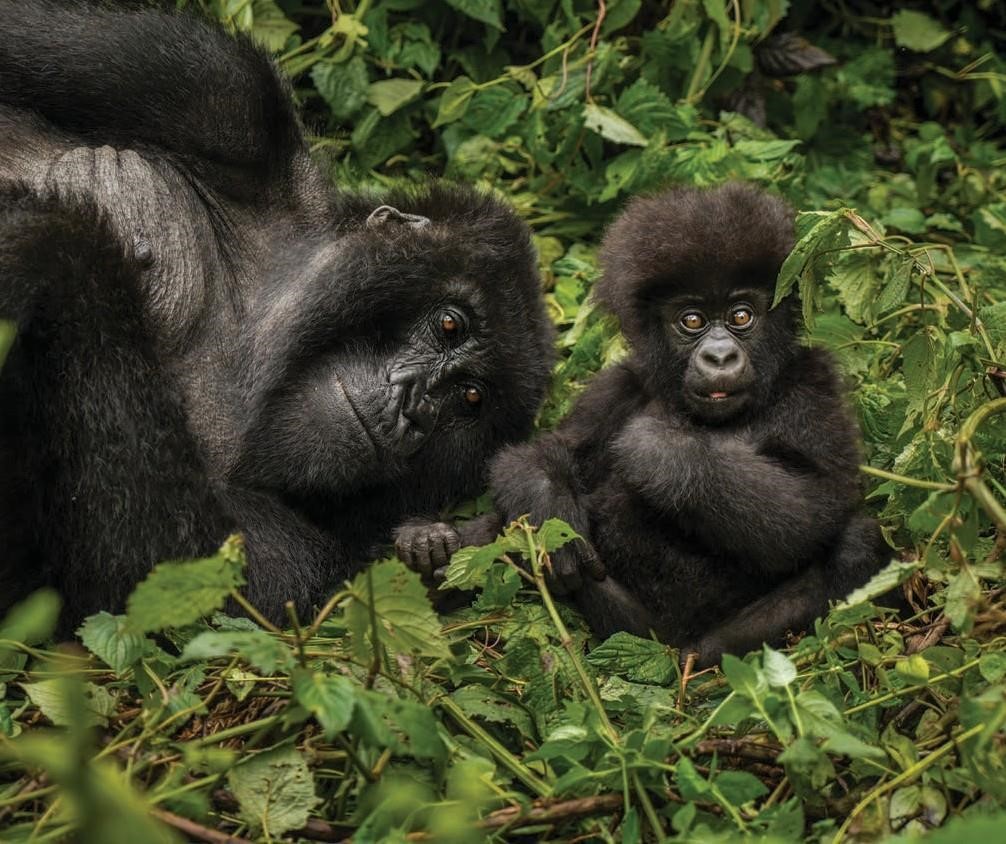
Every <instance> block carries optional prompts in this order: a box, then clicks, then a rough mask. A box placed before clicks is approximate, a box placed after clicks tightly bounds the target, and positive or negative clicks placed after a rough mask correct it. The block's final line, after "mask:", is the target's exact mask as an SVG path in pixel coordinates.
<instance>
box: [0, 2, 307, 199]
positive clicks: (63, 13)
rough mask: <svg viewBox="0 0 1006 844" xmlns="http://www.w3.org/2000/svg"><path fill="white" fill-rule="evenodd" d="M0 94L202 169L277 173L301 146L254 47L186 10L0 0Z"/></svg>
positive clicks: (97, 136)
mask: <svg viewBox="0 0 1006 844" xmlns="http://www.w3.org/2000/svg"><path fill="white" fill-rule="evenodd" d="M0 102H2V103H3V104H5V105H8V106H14V107H17V108H23V109H26V110H30V111H32V112H34V113H36V114H38V115H40V116H42V117H44V118H45V119H46V120H48V121H49V122H50V123H52V124H53V125H54V126H56V127H58V128H59V129H61V130H63V131H65V132H70V133H73V134H75V135H78V136H80V137H82V138H83V139H84V140H85V141H86V142H87V143H89V144H94V145H96V146H99V145H103V144H107V145H110V146H113V147H116V148H125V147H130V148H137V149H141V148H142V147H143V146H144V145H147V146H150V147H155V148H157V149H161V150H164V151H167V152H169V153H172V154H174V155H178V156H181V157H182V158H183V159H188V160H190V163H195V162H196V161H199V162H201V163H202V164H203V165H205V166H203V167H202V168H201V169H200V170H199V171H198V172H199V173H200V175H201V176H202V177H204V178H206V177H215V176H224V175H225V174H224V172H223V170H224V169H225V168H228V167H230V168H234V169H235V173H234V176H237V175H238V174H239V173H240V174H241V176H242V178H243V179H247V177H248V176H249V175H251V174H259V175H262V176H265V177H269V178H275V177H279V176H280V172H277V171H281V170H282V168H285V167H286V166H287V165H289V164H290V162H291V159H292V156H293V154H294V152H295V151H297V150H300V149H301V148H302V146H303V141H302V138H301V133H300V129H299V126H298V123H297V120H296V117H295V115H294V113H293V107H292V103H291V100H290V97H289V96H288V95H287V93H286V91H285V89H284V86H283V83H282V82H281V80H280V78H279V77H278V75H277V73H276V71H275V70H274V68H273V67H272V65H271V63H270V62H269V60H268V59H267V58H266V57H265V55H264V54H263V53H262V52H261V51H260V50H258V49H257V48H255V46H254V45H253V44H252V43H251V41H250V40H249V39H247V38H245V37H237V38H231V37H229V36H228V35H227V34H226V33H224V32H223V31H222V30H221V29H220V28H219V27H213V26H210V25H209V24H208V23H204V22H203V21H200V20H199V19H198V18H197V17H195V16H194V15H191V14H188V15H182V14H169V13H165V12H160V11H155V10H153V9H136V10H132V11H128V12H126V11H123V10H122V9H118V10H113V9H107V8H103V7H102V6H101V5H98V4H83V3H67V2H55V0H30V2H24V0H0ZM217 181H218V182H223V184H217V185H216V186H217V187H218V188H226V187H233V188H235V189H237V188H240V187H241V179H238V178H228V179H218V180H217Z"/></svg>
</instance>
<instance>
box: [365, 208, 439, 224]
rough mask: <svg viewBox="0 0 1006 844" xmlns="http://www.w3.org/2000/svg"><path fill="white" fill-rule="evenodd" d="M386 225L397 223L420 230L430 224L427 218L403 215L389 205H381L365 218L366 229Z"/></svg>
mask: <svg viewBox="0 0 1006 844" xmlns="http://www.w3.org/2000/svg"><path fill="white" fill-rule="evenodd" d="M388 223H398V224H403V225H407V226H411V227H412V228H414V229H422V228H425V227H426V226H428V225H429V224H430V218H429V217H423V216H421V215H420V214H405V213H404V212H402V211H399V210H398V209H397V208H395V207H393V206H391V205H381V206H380V207H378V208H375V209H374V210H373V211H371V212H370V216H369V217H367V228H371V229H373V228H377V227H378V226H383V225H386V224H388Z"/></svg>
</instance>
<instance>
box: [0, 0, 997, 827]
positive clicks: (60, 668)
mask: <svg viewBox="0 0 1006 844" xmlns="http://www.w3.org/2000/svg"><path fill="white" fill-rule="evenodd" d="M134 2H142V0H134ZM177 5H178V6H180V7H190V8H195V9H197V10H198V11H199V12H201V13H203V14H207V15H209V16H211V17H213V18H216V19H218V20H219V21H221V22H222V23H223V24H224V25H225V26H226V27H228V28H230V29H232V30H234V31H243V32H247V33H250V34H251V36H252V37H253V38H255V39H257V40H259V41H260V42H261V43H262V44H263V45H265V47H266V48H267V49H269V50H270V51H272V52H273V53H274V54H275V56H276V57H277V61H278V63H279V65H280V67H281V68H282V69H283V70H284V71H285V72H286V74H287V75H288V76H289V78H290V80H291V84H292V86H293V89H294V92H295V95H296V97H297V99H298V100H299V102H300V103H301V105H302V108H303V112H304V115H305V121H306V124H307V127H308V130H309V134H310V137H311V142H312V145H313V148H314V151H315V153H316V154H317V156H318V157H319V159H320V160H321V161H323V162H324V164H325V166H326V168H327V170H328V171H329V172H330V175H331V178H332V179H333V181H334V182H335V183H338V184H342V185H346V186H348V187H355V186H359V185H366V184H386V183H390V182H398V181H402V180H405V181H409V180H420V179H425V178H428V177H430V176H431V175H436V176H439V175H443V176H447V177H450V178H455V179H462V180H465V181H469V182H476V183H480V184H483V185H485V186H486V188H487V189H491V190H494V191H498V192H500V193H501V194H502V195H504V196H505V197H506V198H507V199H508V200H509V201H511V202H512V203H513V204H514V205H515V206H516V207H517V208H518V210H519V212H520V213H521V215H522V216H523V217H524V219H526V220H527V222H528V223H529V224H530V225H531V227H532V229H533V231H534V234H535V239H536V242H537V246H538V250H539V255H540V263H541V268H542V272H543V276H544V280H545V285H546V293H547V297H548V302H549V306H550V309H551V312H552V315H553V318H554V320H555V322H556V323H557V325H558V326H559V330H560V334H559V343H560V348H561V352H562V354H561V357H560V360H559V362H558V364H557V366H556V372H555V381H554V386H553V390H552V392H551V395H550V397H549V400H548V403H547V405H546V407H545V409H544V411H543V413H542V417H541V425H542V426H543V427H546V428H547V427H550V426H552V425H553V424H554V423H555V422H556V420H557V419H559V418H560V417H561V416H562V414H563V413H565V412H566V410H567V409H568V407H569V405H570V402H571V401H572V400H573V399H574V398H575V396H576V394H577V393H578V392H579V391H580V390H581V389H582V388H583V385H584V384H585V383H586V382H587V381H588V380H589V378H590V377H591V375H592V374H593V373H594V372H596V371H597V370H598V369H600V368H601V367H603V366H604V365H605V364H607V363H610V362H611V361H613V360H615V359H617V358H618V357H619V356H621V355H622V354H624V344H623V342H622V340H621V339H620V336H619V334H618V330H617V325H616V324H615V323H614V322H613V321H612V320H611V319H610V318H608V317H606V316H605V315H604V314H602V313H600V312H598V311H597V310H596V309H595V308H594V307H593V306H592V305H591V302H590V299H589V293H590V289H591V285H592V283H593V281H594V279H595V278H596V275H597V267H596V263H595V250H596V245H597V242H598V240H599V237H600V235H601V233H602V232H603V229H604V226H605V225H606V224H607V223H608V222H609V221H610V220H611V219H612V218H613V216H614V215H615V214H617V213H618V210H619V208H620V207H621V206H622V204H623V203H624V201H625V200H626V199H627V198H628V197H629V196H632V195H634V194H637V193H640V192H645V191H651V190H656V189H659V188H660V187H662V186H665V185H668V184H676V183H684V184H693V185H712V184H716V183H719V182H722V181H724V180H728V179H743V180H748V181H752V182H756V183H758V184H761V185H764V186H766V187H768V188H769V189H771V190H773V191H777V192H778V193H780V194H781V195H783V196H785V197H786V198H787V199H788V200H789V201H790V202H791V203H792V204H793V206H794V207H795V208H796V209H798V210H799V211H800V212H801V213H800V215H799V217H798V233H799V236H800V240H799V242H798V244H797V247H796V249H795V250H794V253H793V256H792V257H791V259H790V260H789V261H788V262H787V264H786V266H785V267H784V269H783V273H782V275H781V276H780V279H779V289H780V291H782V290H788V289H790V288H792V287H796V288H797V289H798V290H799V293H800V295H801V297H802V299H803V303H804V316H805V323H806V326H807V341H808V342H810V343H814V344H820V345H823V346H825V347H827V348H829V349H831V350H832V351H833V352H834V354H835V355H836V356H837V358H838V359H839V361H840V363H841V366H842V369H843V371H844V372H845V373H846V375H847V377H848V379H849V385H850V393H851V397H852V401H853V403H854V405H855V407H856V409H857V411H858V414H859V417H860V420H861V424H862V429H863V434H864V440H865V452H866V454H865V457H866V463H867V465H866V466H864V489H865V490H866V494H867V498H868V505H869V506H870V507H871V508H872V509H873V510H874V512H876V514H877V515H878V516H879V517H880V519H881V521H882V523H883V525H884V529H885V532H886V535H887V537H888V539H889V542H890V544H891V556H892V559H893V562H892V565H891V566H890V567H889V568H888V569H887V570H886V571H885V573H884V574H883V575H882V576H881V577H879V578H878V579H877V582H876V583H874V584H873V585H872V586H871V587H870V588H868V589H866V590H863V592H862V593H861V594H860V595H859V596H858V597H860V598H864V599H866V601H865V603H853V602H850V604H849V605H847V606H845V607H841V608H838V609H836V610H835V611H833V612H832V613H831V614H830V616H829V617H828V618H827V619H825V620H822V621H821V622H820V623H819V624H818V625H817V627H816V629H815V630H814V631H811V632H810V633H809V634H808V635H807V636H805V637H804V638H803V639H802V640H800V641H799V642H797V643H793V644H792V645H791V647H789V648H787V649H786V650H785V651H784V652H783V651H779V652H777V651H774V650H771V649H768V648H766V649H765V651H764V652H763V653H762V654H758V655H754V656H749V657H748V658H747V659H746V660H744V661H741V660H739V659H735V658H730V657H728V658H727V659H725V661H724V665H723V668H722V671H721V672H719V673H714V674H711V675H710V674H704V675H699V676H698V677H694V678H687V677H686V678H684V680H683V679H682V677H681V676H680V672H679V670H678V668H677V661H676V659H675V658H674V657H675V655H674V654H673V653H672V654H669V653H668V652H667V650H666V649H665V648H663V647H662V646H660V645H659V644H657V643H654V642H649V641H645V640H641V639H635V638H633V637H631V636H624V635H618V636H615V637H612V639H610V640H608V641H607V642H604V643H597V642H591V641H590V640H589V637H588V634H587V633H586V628H585V626H584V625H583V624H582V622H581V621H580V620H579V619H577V618H576V617H575V615H574V614H573V613H571V612H569V611H567V610H566V609H565V608H562V607H556V606H555V605H554V604H553V603H552V602H551V600H550V598H549V596H548V594H547V590H546V589H545V587H544V585H543V581H541V579H540V578H537V580H536V583H535V584H534V585H533V588H527V584H524V583H522V581H521V580H520V578H519V576H518V575H517V574H516V572H515V571H514V569H513V567H512V566H510V565H508V564H507V562H506V559H507V555H508V554H510V553H511V552H513V551H514V550H516V549H527V548H528V547H529V546H528V543H531V545H532V546H533V547H535V548H536V549H537V552H536V553H537V555H538V556H539V557H540V555H541V554H542V553H545V552H546V551H547V550H548V549H549V548H553V547H555V546H556V544H557V543H558V542H561V541H562V530H561V527H556V526H552V528H551V529H549V530H543V531H541V532H540V533H536V532H534V531H532V530H531V529H530V528H527V527H526V526H517V527H515V528H513V529H512V530H511V531H510V532H509V534H508V536H507V537H504V538H503V539H501V540H500V542H499V543H497V545H496V546H495V547H493V548H491V549H489V550H488V551H486V552H484V553H481V554H479V553H474V554H473V553H468V554H465V555H460V557H458V558H456V559H455V563H454V564H453V574H452V577H453V580H454V581H455V582H460V583H464V584H467V585H474V586H480V587H483V591H482V592H481V594H480V597H479V598H478V600H477V601H476V603H475V604H474V605H473V606H472V607H471V608H464V609H461V610H459V611H457V612H456V613H454V614H453V615H452V616H450V617H449V618H447V619H446V622H447V623H446V626H444V627H441V623H442V622H443V621H444V619H438V618H437V617H436V616H435V615H434V614H433V612H432V610H431V608H430V604H429V601H428V599H427V597H426V595H425V592H424V590H423V589H422V588H421V587H420V586H419V584H418V581H417V580H416V579H415V577H414V576H412V575H411V574H409V573H407V572H405V571H404V570H403V569H402V568H401V567H400V565H399V564H397V563H396V562H394V561H389V562H384V563H381V564H379V565H378V566H377V567H376V568H374V569H373V570H372V572H371V573H370V574H366V573H364V574H361V575H360V576H359V577H358V578H357V579H356V580H355V581H354V582H353V583H352V584H349V585H348V586H347V588H346V589H345V590H343V591H342V592H340V593H338V594H337V595H336V596H334V597H333V600H332V601H331V602H330V605H329V606H328V607H326V608H325V609H324V610H323V611H322V612H321V613H320V614H319V616H318V617H317V618H316V619H315V620H314V621H313V622H312V623H311V624H310V625H307V623H306V622H305V624H304V626H303V628H297V629H294V630H292V631H286V632H280V631H275V630H268V629H264V628H263V627H260V626H258V625H256V624H254V623H253V622H251V621H248V620H246V619H227V618H226V617H222V616H219V615H218V616H216V617H214V619H213V620H212V622H210V623H208V622H205V621H201V620H199V619H198V616H199V614H200V611H201V610H200V609H199V608H200V607H201V608H205V607H206V606H207V604H206V600H207V595H206V590H207V589H209V590H210V592H211V593H212V595H211V596H210V597H211V598H212V599H213V600H210V604H213V602H214V601H216V605H217V606H222V604H223V601H224V599H225V598H226V597H227V595H228V594H229V592H230V590H231V589H232V588H233V583H234V579H233V578H234V577H239V574H234V573H233V572H232V573H231V575H233V577H231V575H228V577H229V578H231V579H224V580H221V581H220V583H219V584H218V585H217V586H216V587H215V588H216V589H217V592H213V588H214V587H213V586H212V575H211V574H210V573H209V572H210V571H211V569H207V570H206V571H203V572H202V573H200V574H199V576H198V577H196V574H194V573H193V572H197V570H198V567H199V565H200V564H199V563H191V564H187V565H192V566H195V568H194V569H192V570H191V572H189V570H181V569H178V570H172V571H173V572H174V573H173V574H170V575H169V574H164V573H161V574H157V573H155V574H154V575H152V576H151V580H153V579H155V578H157V577H168V576H170V577H172V578H173V580H172V581H171V588H172V589H173V590H175V591H176V592H177V594H178V595H179V601H178V605H177V606H176V607H174V608H173V609H172V611H171V612H170V613H169V612H167V611H166V610H163V609H162V608H159V605H158V604H157V602H156V601H152V600H151V599H149V598H145V597H144V589H145V588H146V587H145V586H143V585H141V587H140V588H139V589H138V590H137V594H136V595H134V600H133V601H132V602H131V604H130V611H129V613H128V614H127V615H126V616H118V617H113V616H111V615H108V614H107V613H103V614H99V615H98V616H94V617H92V618H91V619H89V620H88V622H87V623H85V625H84V627H82V628H81V630H80V631H79V633H80V637H81V643H82V645H83V646H84V650H78V651H76V652H73V653H71V654H67V653H66V652H65V651H63V652H62V653H61V654H60V655H59V656H58V659H59V660H60V661H59V662H57V663H53V662H52V660H53V659H55V658H57V655H56V653H55V652H53V651H52V650H51V649H48V648H47V646H46V644H45V643H46V642H47V637H48V632H49V631H51V629H52V619H53V618H54V614H55V613H56V612H58V602H57V601H56V599H55V598H54V597H53V596H51V595H47V594H45V593H43V594H40V595H38V596H36V598H35V599H33V600H32V601H29V602H28V603H27V604H25V605H24V606H22V607H21V608H20V609H18V610H16V611H15V612H14V613H12V614H11V616H10V617H8V619H6V620H5V621H4V622H3V623H2V624H0V839H2V840H4V841H7V840H10V841H20V840H32V841H42V840H49V839H52V840H59V839H62V838H67V837H72V836H76V837H78V838H80V839H81V840H93V841H102V842H116V841H123V842H126V841H139V840H151V841H152V840H160V838H163V839H164V840H177V838H172V836H174V835H175V834H176V833H177V834H178V835H181V836H183V837H186V838H189V839H196V840H209V841H213V840H223V838H222V837H220V838H213V835H218V836H224V835H225V834H227V835H233V836H238V837H236V838H231V839H229V840H239V838H240V837H242V836H243V837H245V838H247V839H255V840H276V837H277V836H284V835H286V836H287V837H290V838H292V839H294V840H343V839H344V838H348V837H349V836H350V835H352V836H353V840H354V841H406V840H410V841H425V840H435V841H480V840H517V839H519V838H523V840H556V841H560V840H561V841H574V840H575V841H587V840H589V841H594V840H597V841H644V840H645V841H663V840H687V841H695V842H699V841H734V840H742V839H748V840H765V841H779V842H790V841H815V842H816V841H834V842H836V844H837V842H839V841H843V840H856V841H872V840H881V839H885V840H886V839H892V840H899V841H901V840H914V839H915V836H918V835H922V834H924V833H927V832H929V831H930V830H934V829H935V830H937V831H935V832H931V833H930V835H929V837H930V838H931V839H932V840H933V841H935V842H944V844H945V843H946V842H958V841H959V842H970V841H976V840H982V841H994V840H1002V836H1003V832H1002V830H1003V829H1004V828H1006V814H1004V813H1003V811H1002V807H1003V806H1004V804H1006V762H1004V758H1006V682H1004V680H1006V596H1004V592H1006V590H1004V588H1003V571H1002V557H1003V552H1004V550H1006V508H1004V502H1006V398H1004V396H1006V166H1004V165H1006V132H1004V128H1006V5H1004V4H1002V3H1000V2H996V1H995V0H977V2H958V0H935V1H934V2H930V3H920V2H907V3H898V4H893V3H876V2H869V3H867V2H860V0H821V1H820V2H811V0H675V2H648V0H610V2H603V0H597V2H584V0H434V2H422V0H373V2H371V0H361V2H359V3H356V4H353V3H350V2H345V3H339V2H336V0H329V2H294V0H178V3H177ZM717 235H718V233H717V232H715V231H710V232H709V242H710V248H711V249H715V248H716V242H717ZM239 558H240V553H237V552H235V550H234V548H233V547H231V548H229V550H228V548H225V549H224V551H222V554H221V557H220V558H213V560H212V561H203V562H208V563H212V566H215V567H216V568H213V569H212V570H213V571H217V570H219V569H220V566H221V565H223V563H222V562H221V561H224V563H226V564H227V565H228V566H238V567H239V565H240V560H239ZM536 559H537V558H536ZM537 565H539V566H540V560H539V562H538V563H537ZM211 568H212V567H211ZM207 578H209V580H207ZM190 581H191V584H195V583H196V582H197V581H198V584H199V588H200V589H202V590H203V592H201V593H200V595H199V596H198V598H199V600H198V601H197V600H195V597H192V598H191V600H189V597H190V596H188V593H187V592H186V590H187V589H189V588H190V586H187V583H190ZM902 581H903V582H905V588H906V591H907V593H908V595H909V600H910V603H911V607H912V609H911V610H910V611H909V614H908V615H907V616H906V617H903V618H901V619H897V618H894V617H892V616H891V615H890V613H887V612H885V611H883V610H882V609H879V608H877V607H875V606H874V605H873V604H871V603H870V602H869V599H871V598H873V597H876V596H877V595H879V594H881V593H882V592H883V591H884V589H885V588H887V587H890V586H891V585H893V584H895V583H898V582H902ZM207 583H210V586H207ZM148 584H149V581H148ZM191 588H193V589H194V588H195V586H191ZM217 593H219V594H217ZM682 600H685V601H686V600H688V596H687V595H683V596H682ZM190 605H191V606H193V607H196V609H195V610H192V611H191V612H190V613H189V615H186V610H185V608H186V607H188V606H190ZM189 616H191V617H189ZM586 651H589V652H586ZM585 652H586V654H585ZM68 669H72V670H68ZM67 675H70V677H71V678H74V679H66V678H67ZM48 724H53V725H57V727H59V725H63V728H62V729H60V730H59V731H57V732H47V731H46V730H44V729H41V727H44V726H46V725H48ZM95 731H97V732H95ZM151 812H153V813H155V814H156V816H157V817H158V818H159V819H160V821H162V822H163V823H162V824H153V823H152V822H151V821H150V819H149V818H150V813H151ZM171 830H174V832H172V831H171Z"/></svg>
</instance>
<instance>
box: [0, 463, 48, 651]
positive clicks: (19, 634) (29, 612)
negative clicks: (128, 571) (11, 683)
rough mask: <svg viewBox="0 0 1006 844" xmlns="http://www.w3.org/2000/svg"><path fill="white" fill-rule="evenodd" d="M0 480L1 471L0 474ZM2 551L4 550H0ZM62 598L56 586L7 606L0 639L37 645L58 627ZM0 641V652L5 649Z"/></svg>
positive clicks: (0, 627) (0, 630) (33, 593)
mask: <svg viewBox="0 0 1006 844" xmlns="http://www.w3.org/2000/svg"><path fill="white" fill-rule="evenodd" d="M0 482H3V481H2V475H0ZM0 553H2V552H0ZM62 606H63V600H62V598H60V597H59V595H58V594H57V593H56V591H55V590H53V589H39V590H38V591H37V592H32V593H31V595H29V596H28V597H27V598H25V599H24V600H23V601H21V602H20V603H18V604H15V605H14V606H13V607H11V608H10V610H8V612H7V615H5V616H4V618H3V621H2V622H0V639H9V640H11V641H12V642H20V643H21V644H23V645H37V644H38V643H39V642H44V641H45V640H46V639H48V638H49V637H50V636H51V635H52V634H53V631H54V630H55V629H56V622H57V620H58V619H59V610H60V608H61V607H62ZM4 650H5V649H4V647H3V646H2V645H0V653H2V652H3V651H4Z"/></svg>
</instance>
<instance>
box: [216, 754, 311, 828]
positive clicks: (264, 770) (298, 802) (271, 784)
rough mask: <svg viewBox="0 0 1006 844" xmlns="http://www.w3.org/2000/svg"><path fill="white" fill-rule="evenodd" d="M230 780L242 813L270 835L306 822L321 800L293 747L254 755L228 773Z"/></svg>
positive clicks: (246, 819) (305, 765)
mask: <svg viewBox="0 0 1006 844" xmlns="http://www.w3.org/2000/svg"><path fill="white" fill-rule="evenodd" d="M227 782H228V783H229V785H230V790H231V792H232V793H233V794H234V796H235V797H236V798H237V799H238V802H239V803H240V804H241V817H242V818H243V819H244V820H245V821H246V822H247V823H248V824H249V825H250V826H251V827H252V828H253V829H255V830H261V831H262V832H263V833H264V834H266V835H268V836H277V835H282V834H283V833H284V832H289V831H290V830H291V829H299V828H300V827H302V826H304V825H305V824H306V823H307V819H308V817H309V815H310V812H311V810H312V809H313V808H314V807H315V806H316V805H317V803H318V798H317V797H315V794H314V778H313V777H312V776H311V771H310V770H309V769H308V767H307V763H306V762H305V761H304V759H303V757H302V756H301V755H300V753H298V752H297V750H296V749H295V748H293V747H281V748H279V749H277V750H270V751H267V752H265V753H259V754H257V755H256V756H252V757H251V758H250V759H248V760H247V761H246V762H244V763H242V764H240V765H238V767H236V768H233V769H232V770H231V771H230V773H228V774H227Z"/></svg>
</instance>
